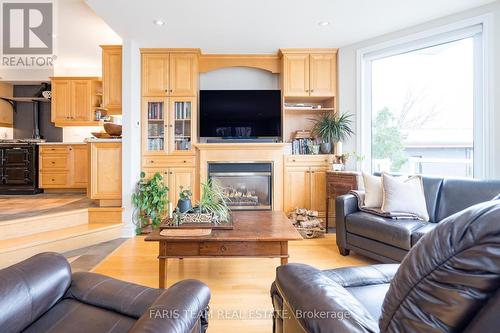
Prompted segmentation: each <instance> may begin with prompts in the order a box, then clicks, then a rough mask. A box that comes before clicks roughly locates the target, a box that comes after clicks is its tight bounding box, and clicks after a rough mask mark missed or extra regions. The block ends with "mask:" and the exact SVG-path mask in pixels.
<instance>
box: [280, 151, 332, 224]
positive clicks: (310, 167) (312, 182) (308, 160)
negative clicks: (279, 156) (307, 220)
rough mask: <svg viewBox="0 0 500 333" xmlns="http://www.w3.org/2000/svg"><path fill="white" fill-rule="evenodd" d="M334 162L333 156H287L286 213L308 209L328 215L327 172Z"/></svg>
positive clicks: (285, 179)
mask: <svg viewBox="0 0 500 333" xmlns="http://www.w3.org/2000/svg"><path fill="white" fill-rule="evenodd" d="M332 162H333V156H331V155H287V156H285V178H284V183H285V184H284V192H285V196H284V210H285V212H290V211H292V210H294V209H296V208H307V209H311V210H317V211H318V212H319V214H320V216H321V217H324V216H325V215H326V185H325V184H326V171H327V170H328V168H329V165H330V164H331V163H332Z"/></svg>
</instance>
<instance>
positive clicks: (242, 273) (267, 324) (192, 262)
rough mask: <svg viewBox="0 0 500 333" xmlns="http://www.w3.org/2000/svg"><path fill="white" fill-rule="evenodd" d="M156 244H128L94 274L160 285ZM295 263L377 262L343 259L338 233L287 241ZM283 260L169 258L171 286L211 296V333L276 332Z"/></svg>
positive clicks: (326, 265)
mask: <svg viewBox="0 0 500 333" xmlns="http://www.w3.org/2000/svg"><path fill="white" fill-rule="evenodd" d="M157 247H158V244H157V243H151V242H144V239H143V237H136V238H131V239H129V240H127V241H126V242H125V243H123V244H122V245H121V246H120V247H119V248H118V249H116V250H115V251H114V252H113V253H112V254H111V255H110V256H109V257H107V258H106V259H105V260H104V261H102V262H101V263H100V264H99V265H97V266H96V267H95V268H94V269H93V271H94V272H96V273H101V274H105V275H108V276H111V277H114V278H117V279H121V280H125V281H129V282H134V283H138V284H142V285H147V286H150V287H155V288H156V287H158V260H157V259H156V256H157V255H158V248H157ZM289 253H290V260H289V262H291V263H294V262H295V263H307V264H309V265H312V266H315V267H317V268H319V269H330V268H336V267H345V266H359V265H369V264H373V263H375V262H374V261H372V260H369V259H367V258H365V257H362V256H359V255H356V254H351V255H350V256H347V257H342V256H341V255H340V254H339V253H338V250H337V246H336V244H335V234H328V235H327V236H326V237H325V238H319V239H311V240H303V241H297V242H290V243H289ZM279 264H280V262H279V259H247V258H245V259H241V258H235V259H228V258H219V259H184V260H175V259H169V260H168V281H167V282H168V286H171V285H172V284H173V283H175V282H177V281H180V280H182V279H188V278H189V279H198V280H201V281H203V282H204V283H206V284H207V285H208V286H209V287H210V290H211V292H212V299H211V301H210V308H211V318H210V321H209V329H208V332H216V333H225V332H227V333H234V332H238V333H251V332H259V333H260V332H271V331H272V319H271V315H272V304H271V299H270V296H269V288H270V286H271V283H272V282H273V281H274V277H275V270H276V267H277V266H279Z"/></svg>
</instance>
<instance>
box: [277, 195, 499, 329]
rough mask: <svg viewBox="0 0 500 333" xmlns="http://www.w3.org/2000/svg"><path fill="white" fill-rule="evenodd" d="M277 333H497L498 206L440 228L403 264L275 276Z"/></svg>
mask: <svg viewBox="0 0 500 333" xmlns="http://www.w3.org/2000/svg"><path fill="white" fill-rule="evenodd" d="M271 298H272V302H273V305H274V309H275V312H274V318H275V319H274V332H275V333H298V332H308V333H328V332H331V333H344V332H346V333H350V332H370V333H375V332H391V333H405V332H412V333H427V332H454V333H455V332H465V333H477V332H499V330H500V200H494V201H489V202H484V203H482V204H478V205H475V206H473V207H470V208H468V209H466V210H464V211H462V212H460V213H458V214H455V215H452V216H450V217H449V218H447V219H445V220H443V221H442V222H441V223H439V224H438V225H437V226H436V228H434V229H433V230H432V231H431V232H429V233H428V234H426V235H425V236H423V237H422V239H421V240H420V241H419V242H418V243H417V244H416V245H415V246H414V247H413V248H412V249H411V250H410V252H409V254H408V255H407V256H406V257H405V258H404V260H403V262H402V263H401V265H398V264H380V265H372V266H365V267H351V268H341V269H332V270H326V271H321V270H319V269H316V268H314V267H311V266H308V265H304V264H288V265H285V266H281V267H279V268H278V269H277V273H276V280H275V282H274V283H273V285H272V287H271Z"/></svg>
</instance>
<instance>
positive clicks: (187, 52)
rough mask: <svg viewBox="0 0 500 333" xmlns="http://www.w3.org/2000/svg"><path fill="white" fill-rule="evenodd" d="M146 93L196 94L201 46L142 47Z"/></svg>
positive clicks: (156, 95) (146, 95)
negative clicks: (186, 47)
mask: <svg viewBox="0 0 500 333" xmlns="http://www.w3.org/2000/svg"><path fill="white" fill-rule="evenodd" d="M141 52H142V96H144V97H162V96H196V95H197V94H198V56H199V50H198V49H175V50H174V49H142V50H141Z"/></svg>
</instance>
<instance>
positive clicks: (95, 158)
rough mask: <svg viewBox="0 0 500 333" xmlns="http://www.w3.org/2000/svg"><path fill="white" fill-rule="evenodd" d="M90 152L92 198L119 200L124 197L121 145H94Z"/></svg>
mask: <svg viewBox="0 0 500 333" xmlns="http://www.w3.org/2000/svg"><path fill="white" fill-rule="evenodd" d="M90 146H91V148H90V149H91V151H90V161H91V165H90V167H91V175H92V177H91V180H90V198H91V199H93V200H96V199H100V200H118V199H121V197H122V181H121V179H122V150H121V143H115V142H97V143H92V144H91V145H90Z"/></svg>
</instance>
